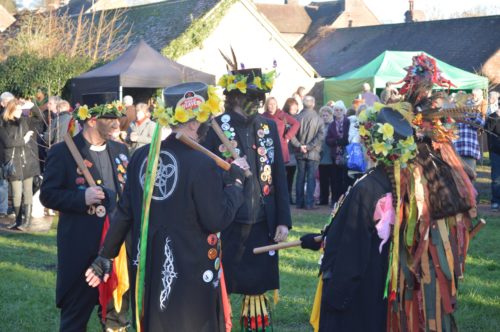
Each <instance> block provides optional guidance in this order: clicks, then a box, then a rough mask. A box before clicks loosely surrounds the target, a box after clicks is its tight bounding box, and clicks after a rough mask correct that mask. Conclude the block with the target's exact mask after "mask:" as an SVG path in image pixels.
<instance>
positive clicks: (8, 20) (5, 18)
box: [0, 5, 16, 32]
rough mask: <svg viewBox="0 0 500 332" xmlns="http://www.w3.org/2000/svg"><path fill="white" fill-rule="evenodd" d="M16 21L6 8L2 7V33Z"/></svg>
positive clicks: (0, 30) (0, 14)
mask: <svg viewBox="0 0 500 332" xmlns="http://www.w3.org/2000/svg"><path fill="white" fill-rule="evenodd" d="M15 21H16V19H15V18H14V16H12V15H11V14H10V13H9V11H8V10H7V9H5V7H4V6H2V5H0V32H3V31H5V30H6V29H7V28H8V27H9V26H10V25H11V24H12V23H14V22H15Z"/></svg>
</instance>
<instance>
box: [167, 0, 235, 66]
mask: <svg viewBox="0 0 500 332" xmlns="http://www.w3.org/2000/svg"><path fill="white" fill-rule="evenodd" d="M236 1H237V0H222V1H221V2H219V3H218V4H217V6H215V7H214V8H213V9H212V10H211V11H209V12H208V13H207V14H205V15H203V16H202V17H200V18H198V19H196V20H194V21H193V22H192V23H191V25H190V26H189V27H188V28H187V29H186V31H184V32H183V33H182V34H181V35H180V36H179V37H177V38H176V39H174V40H173V41H172V42H171V43H170V44H169V45H168V46H167V47H165V48H164V49H163V50H162V51H161V53H162V54H163V55H164V56H166V57H168V58H170V59H173V60H177V59H179V58H180V57H182V56H183V55H186V54H187V53H189V52H190V51H192V50H193V49H195V48H197V47H200V46H201V44H202V43H203V41H204V40H205V39H207V38H208V36H210V34H211V33H212V32H213V31H214V29H215V28H216V27H217V26H218V25H219V23H220V22H221V20H222V18H224V16H225V15H226V13H227V10H228V9H229V8H230V7H231V6H232V5H233V4H234V3H235V2H236Z"/></svg>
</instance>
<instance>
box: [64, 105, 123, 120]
mask: <svg viewBox="0 0 500 332" xmlns="http://www.w3.org/2000/svg"><path fill="white" fill-rule="evenodd" d="M124 111H125V105H123V104H122V102H120V101H119V100H115V101H113V102H112V103H109V104H102V105H96V106H94V107H91V108H89V107H88V106H87V105H82V106H80V107H78V109H77V110H76V111H75V112H74V113H73V117H74V118H75V119H76V120H79V121H86V120H88V119H91V118H97V119H99V118H102V119H106V118H107V119H117V118H121V117H122V116H123V115H124Z"/></svg>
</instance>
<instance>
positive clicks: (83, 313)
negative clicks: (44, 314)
mask: <svg viewBox="0 0 500 332" xmlns="http://www.w3.org/2000/svg"><path fill="white" fill-rule="evenodd" d="M80 279H81V280H80ZM80 279H79V280H78V281H77V282H76V283H75V286H74V287H73V288H72V289H71V290H70V291H69V292H68V293H67V294H66V295H65V297H64V298H63V300H62V301H61V303H60V305H61V323H60V327H59V331H60V332H68V331H70V332H80V331H82V332H85V331H86V330H87V323H88V321H89V319H90V315H91V314H92V311H93V310H94V308H95V306H96V305H97V304H98V303H99V291H98V290H97V288H92V287H90V286H89V285H87V283H86V282H85V278H84V277H83V276H82V278H80ZM128 307H129V292H125V294H124V295H123V299H122V307H121V310H120V312H119V313H118V312H116V311H115V309H114V304H113V299H111V301H110V302H109V304H108V306H107V308H106V324H105V326H106V327H109V328H112V329H117V328H120V327H124V326H127V325H128V324H129V322H128ZM99 318H101V307H100V306H99Z"/></svg>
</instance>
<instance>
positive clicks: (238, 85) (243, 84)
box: [236, 77, 247, 93]
mask: <svg viewBox="0 0 500 332" xmlns="http://www.w3.org/2000/svg"><path fill="white" fill-rule="evenodd" d="M236 88H237V89H238V90H240V92H241V93H247V79H246V77H245V78H244V79H242V80H241V81H238V82H236Z"/></svg>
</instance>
